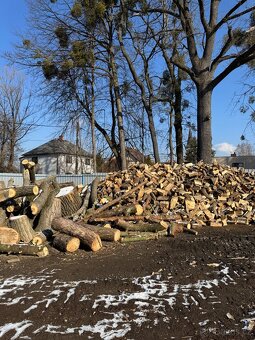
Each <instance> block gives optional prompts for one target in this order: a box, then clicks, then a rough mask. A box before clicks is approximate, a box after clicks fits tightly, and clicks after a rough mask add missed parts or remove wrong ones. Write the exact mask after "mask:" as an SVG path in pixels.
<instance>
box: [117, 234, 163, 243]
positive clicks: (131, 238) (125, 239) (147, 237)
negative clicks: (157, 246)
mask: <svg viewBox="0 0 255 340" xmlns="http://www.w3.org/2000/svg"><path fill="white" fill-rule="evenodd" d="M157 239H158V234H154V235H152V234H151V235H137V236H127V237H121V239H120V243H129V242H139V241H148V240H157Z"/></svg>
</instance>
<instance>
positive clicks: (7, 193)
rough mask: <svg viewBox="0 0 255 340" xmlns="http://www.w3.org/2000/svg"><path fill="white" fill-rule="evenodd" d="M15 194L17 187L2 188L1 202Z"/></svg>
mask: <svg viewBox="0 0 255 340" xmlns="http://www.w3.org/2000/svg"><path fill="white" fill-rule="evenodd" d="M15 194H16V191H15V188H7V189H2V190H0V202H4V201H6V200H7V199H8V198H13V197H14V196H15Z"/></svg>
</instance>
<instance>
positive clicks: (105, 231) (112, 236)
mask: <svg viewBox="0 0 255 340" xmlns="http://www.w3.org/2000/svg"><path fill="white" fill-rule="evenodd" d="M77 224H78V225H80V226H82V227H84V228H87V229H89V230H91V231H93V232H94V233H96V234H98V235H99V236H100V238H101V240H102V241H110V242H117V241H119V239H120V231H119V230H118V229H112V228H108V227H106V228H104V227H98V226H94V225H91V224H87V223H85V222H83V221H77Z"/></svg>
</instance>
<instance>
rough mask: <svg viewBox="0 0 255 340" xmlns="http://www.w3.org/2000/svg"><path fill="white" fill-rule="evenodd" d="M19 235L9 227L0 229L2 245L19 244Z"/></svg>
mask: <svg viewBox="0 0 255 340" xmlns="http://www.w3.org/2000/svg"><path fill="white" fill-rule="evenodd" d="M19 241H20V236H19V233H18V232H17V231H16V230H14V229H12V228H8V227H0V243H9V244H16V243H19Z"/></svg>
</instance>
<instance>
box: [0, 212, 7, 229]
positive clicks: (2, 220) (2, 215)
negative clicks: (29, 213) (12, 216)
mask: <svg viewBox="0 0 255 340" xmlns="http://www.w3.org/2000/svg"><path fill="white" fill-rule="evenodd" d="M6 224H7V216H6V212H5V210H4V209H3V208H1V207H0V226H5V225H6Z"/></svg>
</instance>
